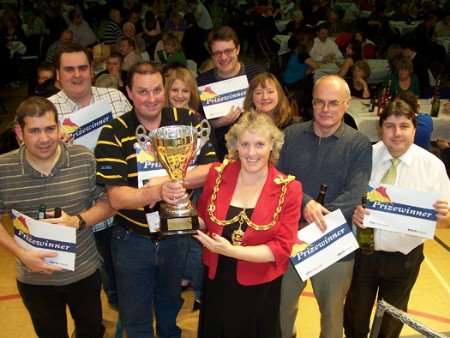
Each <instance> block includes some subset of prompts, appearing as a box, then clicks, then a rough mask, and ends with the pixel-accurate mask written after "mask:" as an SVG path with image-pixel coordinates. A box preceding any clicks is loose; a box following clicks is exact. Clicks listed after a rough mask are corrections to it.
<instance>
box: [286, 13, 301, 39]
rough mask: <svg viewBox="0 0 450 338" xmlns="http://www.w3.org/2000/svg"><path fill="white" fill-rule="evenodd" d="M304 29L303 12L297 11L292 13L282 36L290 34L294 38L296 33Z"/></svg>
mask: <svg viewBox="0 0 450 338" xmlns="http://www.w3.org/2000/svg"><path fill="white" fill-rule="evenodd" d="M304 28H305V21H304V16H303V12H302V11H301V10H300V9H298V10H296V11H294V13H292V20H291V21H290V22H289V23H288V24H287V26H286V29H285V30H284V32H283V34H291V36H295V35H296V34H297V33H298V32H300V31H302V30H303V29H304Z"/></svg>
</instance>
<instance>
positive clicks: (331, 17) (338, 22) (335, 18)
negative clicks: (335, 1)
mask: <svg viewBox="0 0 450 338" xmlns="http://www.w3.org/2000/svg"><path fill="white" fill-rule="evenodd" d="M343 14H344V13H342V12H341V11H338V10H337V9H335V8H330V9H329V10H328V13H327V21H326V22H327V23H328V28H329V30H328V33H329V34H330V35H331V36H336V35H338V34H339V33H342V32H345V31H346V30H347V27H346V24H345V23H344V21H343V20H342V19H343V16H344V15H343Z"/></svg>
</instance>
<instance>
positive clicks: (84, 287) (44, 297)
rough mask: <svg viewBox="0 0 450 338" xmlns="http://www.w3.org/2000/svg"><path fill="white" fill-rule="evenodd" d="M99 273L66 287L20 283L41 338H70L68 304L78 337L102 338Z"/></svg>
mask: <svg viewBox="0 0 450 338" xmlns="http://www.w3.org/2000/svg"><path fill="white" fill-rule="evenodd" d="M100 285H101V283H100V273H99V272H98V271H96V272H95V273H94V274H92V275H91V276H89V277H87V278H84V279H82V280H80V281H78V282H76V283H72V284H69V285H64V286H51V285H30V284H24V283H21V282H19V281H17V287H18V289H19V293H20V295H21V296H22V300H23V303H24V304H25V306H26V308H27V309H28V312H29V313H30V316H31V320H32V321H33V326H34V330H35V331H36V334H37V335H38V337H39V338H67V337H68V334H67V317H66V305H68V306H69V309H70V313H71V315H72V317H73V320H74V322H75V330H76V336H77V338H101V337H103V333H104V330H105V329H104V327H103V324H102V306H101V302H100Z"/></svg>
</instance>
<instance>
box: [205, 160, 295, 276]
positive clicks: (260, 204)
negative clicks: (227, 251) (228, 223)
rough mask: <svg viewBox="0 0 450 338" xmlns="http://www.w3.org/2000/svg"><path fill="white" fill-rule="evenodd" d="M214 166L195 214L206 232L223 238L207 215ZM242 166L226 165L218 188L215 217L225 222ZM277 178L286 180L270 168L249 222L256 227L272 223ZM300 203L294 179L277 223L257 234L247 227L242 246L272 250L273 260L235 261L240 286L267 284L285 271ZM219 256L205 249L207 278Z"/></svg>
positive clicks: (236, 164) (218, 164) (213, 274)
mask: <svg viewBox="0 0 450 338" xmlns="http://www.w3.org/2000/svg"><path fill="white" fill-rule="evenodd" d="M218 166H220V163H215V164H214V165H213V166H212V167H211V169H210V171H209V173H208V177H207V179H206V182H205V186H204V188H203V193H202V195H201V196H200V199H199V201H198V206H197V207H198V215H199V216H200V217H201V218H202V219H203V220H204V221H205V223H206V227H207V231H208V232H212V233H216V234H218V235H222V231H223V227H222V226H220V225H218V224H215V223H214V222H212V221H211V219H210V218H209V215H208V211H207V208H208V205H209V202H210V199H211V194H212V190H213V187H214V183H215V180H216V176H217V173H218V172H217V170H216V168H217V167H218ZM240 169H241V166H240V162H239V161H233V162H231V163H229V164H228V165H227V166H226V167H225V169H224V171H223V173H222V182H221V184H220V189H219V191H218V192H217V199H216V202H215V203H216V210H215V216H216V217H217V218H218V219H219V220H225V219H226V215H227V213H228V208H229V206H230V202H231V198H232V196H233V192H234V189H235V187H236V183H237V179H238V176H239V172H240ZM277 177H281V178H286V176H285V175H283V174H281V173H280V172H279V171H278V170H277V169H276V168H275V167H274V166H273V165H269V172H268V175H267V178H266V182H265V183H264V187H263V189H262V191H261V194H260V196H259V198H258V201H257V202H256V206H255V208H254V209H253V213H252V217H251V221H252V222H253V223H255V224H258V225H263V224H268V223H270V222H272V219H273V215H274V213H275V209H276V207H277V205H278V200H279V197H280V194H281V188H282V186H283V185H282V184H278V183H276V182H275V179H276V178H277ZM301 202H302V188H301V184H300V182H298V181H296V180H293V181H291V182H290V183H288V188H287V192H286V196H285V200H284V203H283V205H282V210H281V212H280V215H279V218H278V222H277V223H276V224H275V225H274V226H273V227H272V228H270V229H269V230H263V231H257V230H254V229H252V228H251V227H247V230H246V231H245V234H244V238H243V242H242V245H243V246H246V245H247V246H252V245H260V244H266V245H268V246H269V248H270V250H271V251H272V253H273V255H274V257H275V261H274V262H266V263H253V262H247V261H243V260H238V261H237V272H236V276H237V281H238V282H239V283H240V284H242V285H257V284H262V283H267V282H270V281H272V280H274V279H275V278H277V277H279V276H281V275H282V274H283V273H284V272H285V271H286V269H287V264H288V259H289V256H290V254H291V249H292V246H293V244H294V243H295V241H296V238H297V230H298V224H299V220H300V209H301ZM218 259H219V256H218V254H216V253H213V252H211V251H209V250H207V249H204V250H203V261H204V263H205V265H206V266H208V268H209V273H208V276H209V278H210V279H214V277H215V275H216V270H217V263H218Z"/></svg>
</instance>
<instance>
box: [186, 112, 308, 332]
mask: <svg viewBox="0 0 450 338" xmlns="http://www.w3.org/2000/svg"><path fill="white" fill-rule="evenodd" d="M226 140H227V147H228V154H229V155H228V157H229V159H227V160H225V161H224V162H223V163H222V164H216V165H214V166H213V167H212V168H211V170H210V172H209V174H208V177H207V180H206V183H205V186H204V190H203V194H202V196H201V197H200V199H199V202H198V214H199V216H200V218H201V219H203V220H204V223H205V224H204V228H205V229H204V230H205V232H201V231H199V233H198V235H196V236H195V237H196V238H197V239H198V240H199V241H200V242H201V243H202V244H203V246H204V248H205V249H204V252H203V261H204V263H205V265H206V267H207V273H208V276H207V278H206V284H205V290H204V299H203V302H202V308H201V312H200V323H199V337H201V338H241V337H242V338H244V337H245V338H277V337H280V328H279V302H280V287H281V276H282V275H283V274H284V272H285V271H286V268H287V264H288V259H289V255H290V252H291V248H292V245H293V244H294V242H295V239H296V233H297V228H298V222H299V218H300V207H301V200H302V191H301V185H300V183H299V182H298V181H296V180H295V178H294V177H293V176H286V175H283V174H282V173H280V172H279V171H278V170H277V169H276V168H275V166H274V163H275V162H276V161H277V159H278V156H279V151H280V149H281V146H282V144H283V134H282V132H281V131H280V130H279V129H277V128H276V127H275V125H274V124H273V122H272V120H271V119H270V117H269V116H267V115H266V114H258V113H255V112H251V113H245V114H244V115H243V116H242V117H241V118H240V120H239V121H238V123H236V124H234V125H233V127H232V128H231V129H230V131H229V132H228V134H227V135H226Z"/></svg>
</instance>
